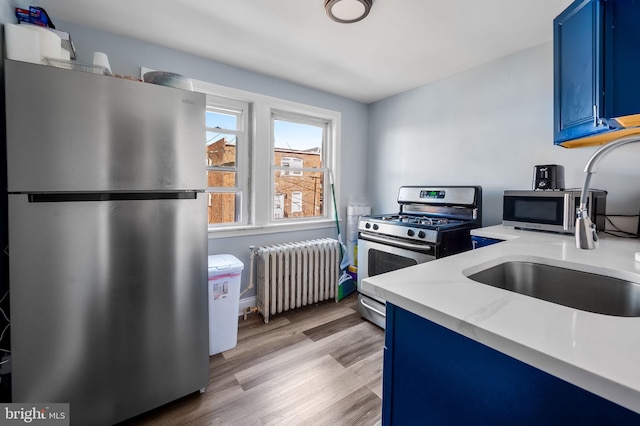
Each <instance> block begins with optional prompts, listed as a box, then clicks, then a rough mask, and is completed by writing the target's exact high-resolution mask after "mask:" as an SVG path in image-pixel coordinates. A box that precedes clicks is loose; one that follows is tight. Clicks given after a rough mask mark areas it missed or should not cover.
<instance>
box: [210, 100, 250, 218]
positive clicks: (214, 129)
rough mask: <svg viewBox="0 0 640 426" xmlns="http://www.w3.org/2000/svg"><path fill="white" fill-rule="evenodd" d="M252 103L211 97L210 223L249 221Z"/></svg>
mask: <svg viewBox="0 0 640 426" xmlns="http://www.w3.org/2000/svg"><path fill="white" fill-rule="evenodd" d="M247 110H248V105H247V104H243V103H239V102H232V101H229V100H226V99H220V98H216V97H214V96H207V110H206V126H207V131H206V138H207V142H206V146H207V151H206V155H207V163H206V164H207V174H208V178H207V182H208V183H207V192H208V193H209V224H214V225H221V224H239V223H246V219H245V218H246V216H247V214H246V212H247V208H248V207H247V206H246V205H245V204H246V202H245V199H246V196H245V194H246V193H247V192H248V191H247V188H246V184H243V183H244V182H246V180H247V179H246V175H247V167H246V156H247V155H246V152H245V151H246V150H247V146H246V145H247V142H246V141H247V137H246V133H247V132H246V128H245V122H246V117H245V115H246V112H247Z"/></svg>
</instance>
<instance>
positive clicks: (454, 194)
mask: <svg viewBox="0 0 640 426" xmlns="http://www.w3.org/2000/svg"><path fill="white" fill-rule="evenodd" d="M398 204H399V207H400V210H399V212H398V213H393V214H388V215H370V216H363V217H361V218H360V221H359V222H358V292H359V295H358V299H359V300H358V310H359V312H360V314H361V315H362V316H363V317H364V318H365V319H368V320H369V321H371V322H373V323H374V324H376V325H378V326H380V327H382V328H384V327H385V301H384V300H382V299H381V298H379V297H377V296H374V295H372V294H369V293H367V292H365V291H363V290H362V280H363V279H365V278H367V277H371V276H375V275H379V274H383V273H386V272H390V271H394V270H396V269H400V268H405V267H408V266H413V265H417V264H419V263H424V262H429V261H431V260H435V259H439V258H442V257H445V256H450V255H453V254H456V253H461V252H463V251H467V250H470V249H471V248H472V243H471V235H470V231H471V229H474V228H479V227H481V226H482V215H481V207H482V188H481V187H480V186H402V187H400V190H399V192H398Z"/></svg>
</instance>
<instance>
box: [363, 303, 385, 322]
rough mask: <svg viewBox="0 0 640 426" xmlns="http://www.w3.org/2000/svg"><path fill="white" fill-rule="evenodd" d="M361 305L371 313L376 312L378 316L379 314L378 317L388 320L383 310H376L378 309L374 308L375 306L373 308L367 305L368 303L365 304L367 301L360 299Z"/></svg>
mask: <svg viewBox="0 0 640 426" xmlns="http://www.w3.org/2000/svg"><path fill="white" fill-rule="evenodd" d="M360 304H361V305H362V306H364V307H365V309H369V310H370V311H373V312H375V313H376V314H378V315H380V316H382V317H383V318H386V317H387V315H386V314H385V313H384V312H382V311H381V310H379V309H376V308H374V307H373V306H371V305H369V304H367V302H365V301H364V299H360Z"/></svg>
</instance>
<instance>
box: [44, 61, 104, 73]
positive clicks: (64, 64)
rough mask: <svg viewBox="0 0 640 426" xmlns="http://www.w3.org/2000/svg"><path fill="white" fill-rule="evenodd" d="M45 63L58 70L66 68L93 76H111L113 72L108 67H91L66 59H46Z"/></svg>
mask: <svg viewBox="0 0 640 426" xmlns="http://www.w3.org/2000/svg"><path fill="white" fill-rule="evenodd" d="M44 63H45V64H46V65H51V66H53V67H56V68H64V69H67V70H72V71H83V72H89V73H92V74H99V75H108V76H111V75H112V74H111V71H109V69H108V68H107V67H103V66H101V65H91V64H81V63H79V62H76V61H67V60H64V59H57V58H44Z"/></svg>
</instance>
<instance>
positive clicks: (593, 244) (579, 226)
mask: <svg viewBox="0 0 640 426" xmlns="http://www.w3.org/2000/svg"><path fill="white" fill-rule="evenodd" d="M634 142H640V135H631V136H624V137H622V138H620V139H616V140H614V141H613V142H610V143H608V144H606V145H604V146H602V147H601V148H600V149H599V150H597V151H596V152H594V153H593V155H592V156H591V158H589V160H588V161H587V165H586V166H584V172H585V173H586V174H587V176H586V177H585V179H584V185H583V187H582V192H581V193H580V206H579V207H578V209H577V212H576V216H577V217H576V247H578V248H579V249H583V250H593V249H595V248H597V247H598V236H597V235H596V227H595V225H594V224H593V223H592V222H591V218H590V217H589V211H588V209H587V201H588V198H587V196H588V194H589V181H590V180H591V175H592V174H593V173H595V170H594V169H595V167H596V166H597V164H598V161H600V159H601V158H602V157H604V156H605V154H607V153H609V152H611V151H613V150H614V149H616V148H618V147H620V146H622V145H627V144H630V143H634Z"/></svg>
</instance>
